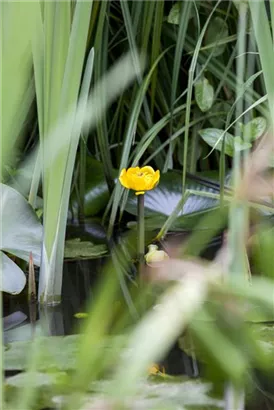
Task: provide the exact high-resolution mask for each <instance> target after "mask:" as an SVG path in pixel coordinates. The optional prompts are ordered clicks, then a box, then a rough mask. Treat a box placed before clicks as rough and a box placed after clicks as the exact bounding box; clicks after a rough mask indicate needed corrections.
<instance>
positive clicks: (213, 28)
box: [205, 17, 228, 56]
mask: <svg viewBox="0 0 274 410" xmlns="http://www.w3.org/2000/svg"><path fill="white" fill-rule="evenodd" d="M227 37H228V26H227V23H226V22H225V20H223V19H222V18H221V17H214V18H213V19H212V20H211V22H210V23H209V27H208V30H207V33H206V36H205V45H210V44H211V45H212V44H216V46H215V48H214V51H213V55H214V56H220V55H221V54H223V52H224V50H225V47H226V44H219V45H218V42H220V41H221V40H224V39H226V38H227Z"/></svg>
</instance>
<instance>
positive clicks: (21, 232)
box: [0, 184, 42, 266]
mask: <svg viewBox="0 0 274 410" xmlns="http://www.w3.org/2000/svg"><path fill="white" fill-rule="evenodd" d="M0 189H1V194H2V198H1V201H0V220H1V225H2V226H1V230H2V235H1V236H0V249H1V250H3V251H5V252H8V253H10V254H12V255H15V256H18V257H19V258H21V259H23V260H25V261H27V262H28V261H29V255H30V252H32V256H33V260H34V263H35V265H37V266H39V265H40V257H41V246H42V226H41V224H40V222H39V220H38V218H37V216H36V214H35V212H34V210H33V209H32V207H31V206H30V205H29V204H28V202H27V201H26V200H25V198H24V197H23V196H22V195H21V194H19V193H18V192H17V191H16V190H15V189H13V188H11V187H9V186H7V185H4V184H0Z"/></svg>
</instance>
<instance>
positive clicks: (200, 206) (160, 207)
mask: <svg viewBox="0 0 274 410" xmlns="http://www.w3.org/2000/svg"><path fill="white" fill-rule="evenodd" d="M186 189H191V190H197V191H199V192H200V193H201V196H198V195H190V196H189V197H188V199H187V200H186V202H185V204H184V206H183V207H182V209H181V210H180V212H179V214H178V216H181V215H184V216H185V215H190V214H192V213H195V212H199V211H202V210H207V209H209V208H214V207H216V205H217V204H218V200H217V199H212V198H208V197H205V196H202V195H203V193H214V194H218V193H219V192H218V190H217V189H214V188H208V187H207V186H205V185H202V184H200V183H198V182H194V181H192V180H190V179H187V184H186ZM181 198H182V175H181V173H176V172H174V171H170V172H167V173H165V174H162V175H161V178H160V182H159V185H158V186H157V187H156V188H155V189H153V190H152V191H147V192H146V193H145V216H146V217H156V216H163V215H164V216H169V215H171V213H172V212H173V211H174V209H175V207H176V206H177V204H178V202H179V201H180V199H181ZM126 211H127V212H129V213H130V214H132V215H137V198H136V195H135V194H134V193H133V192H130V193H129V197H128V201H127V205H126Z"/></svg>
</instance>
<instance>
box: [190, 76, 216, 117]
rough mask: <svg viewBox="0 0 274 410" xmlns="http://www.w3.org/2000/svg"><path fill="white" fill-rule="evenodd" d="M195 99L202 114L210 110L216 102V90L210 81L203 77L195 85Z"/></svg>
mask: <svg viewBox="0 0 274 410" xmlns="http://www.w3.org/2000/svg"><path fill="white" fill-rule="evenodd" d="M194 90H195V99H196V103H197V104H198V107H199V108H200V110H201V111H202V112H206V111H208V110H210V108H211V107H212V104H213V100H214V89H213V87H212V85H211V84H210V83H209V81H208V79H207V78H205V77H203V78H201V79H200V80H198V81H197V82H196V83H195V85H194Z"/></svg>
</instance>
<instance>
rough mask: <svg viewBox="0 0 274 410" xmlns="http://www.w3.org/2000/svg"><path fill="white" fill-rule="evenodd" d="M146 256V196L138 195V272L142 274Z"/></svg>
mask: <svg viewBox="0 0 274 410" xmlns="http://www.w3.org/2000/svg"><path fill="white" fill-rule="evenodd" d="M144 254H145V195H138V270H139V274H140V275H141V273H142V268H143V263H144Z"/></svg>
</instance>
